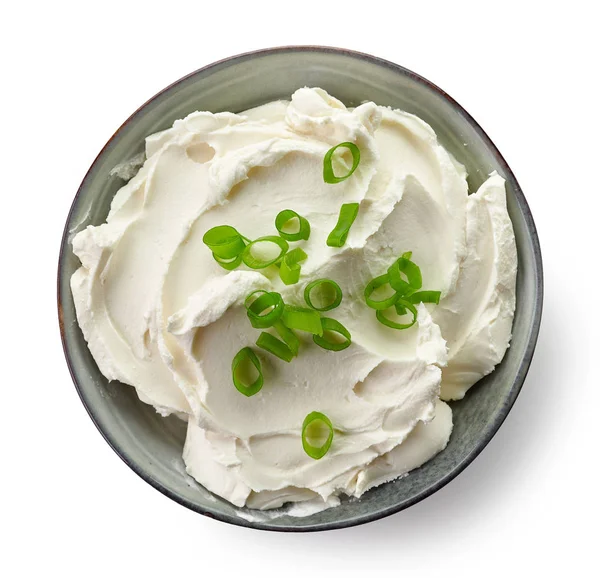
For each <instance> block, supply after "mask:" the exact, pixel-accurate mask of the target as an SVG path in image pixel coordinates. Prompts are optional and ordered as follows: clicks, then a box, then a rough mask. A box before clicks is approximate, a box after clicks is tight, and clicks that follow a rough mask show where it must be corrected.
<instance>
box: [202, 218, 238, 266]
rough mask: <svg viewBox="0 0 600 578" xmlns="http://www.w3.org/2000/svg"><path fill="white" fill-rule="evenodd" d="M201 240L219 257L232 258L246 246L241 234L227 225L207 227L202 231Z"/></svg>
mask: <svg viewBox="0 0 600 578" xmlns="http://www.w3.org/2000/svg"><path fill="white" fill-rule="evenodd" d="M202 241H203V242H204V244H205V245H206V246H207V247H208V248H209V249H210V250H211V251H212V252H213V254H215V255H216V256H217V257H220V258H221V259H233V258H234V257H237V256H238V255H239V254H240V253H241V252H242V251H243V250H244V248H245V247H246V243H244V239H243V238H242V236H241V235H240V234H239V233H238V232H237V230H236V229H234V228H233V227H230V226H229V225H219V226H218V227H213V228H212V229H209V230H208V231H206V233H204V237H202Z"/></svg>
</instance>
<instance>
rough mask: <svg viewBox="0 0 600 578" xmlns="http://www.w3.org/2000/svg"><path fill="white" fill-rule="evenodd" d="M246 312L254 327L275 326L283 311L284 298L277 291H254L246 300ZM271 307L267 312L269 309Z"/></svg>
mask: <svg viewBox="0 0 600 578" xmlns="http://www.w3.org/2000/svg"><path fill="white" fill-rule="evenodd" d="M244 307H246V313H247V315H248V319H250V323H251V324H252V327H254V328H256V329H265V328H266V327H273V325H275V323H276V322H277V321H279V318H280V317H281V315H282V313H283V307H284V303H283V299H282V297H281V295H280V294H279V293H276V292H275V291H271V292H267V291H254V292H253V293H250V295H248V297H246V301H244ZM269 308H271V309H270V310H269V311H268V312H267V313H264V311H266V310H267V309H269Z"/></svg>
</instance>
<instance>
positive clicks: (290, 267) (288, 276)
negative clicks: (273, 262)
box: [279, 247, 308, 285]
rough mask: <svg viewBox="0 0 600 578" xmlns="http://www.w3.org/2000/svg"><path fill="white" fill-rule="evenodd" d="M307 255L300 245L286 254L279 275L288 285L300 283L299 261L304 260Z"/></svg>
mask: <svg viewBox="0 0 600 578" xmlns="http://www.w3.org/2000/svg"><path fill="white" fill-rule="evenodd" d="M307 257H308V255H307V254H306V253H305V252H304V251H303V250H302V249H300V247H296V249H292V250H291V251H288V252H287V253H286V254H285V256H284V257H283V260H282V261H281V267H280V268H279V276H280V277H281V280H282V281H283V282H284V283H285V284H286V285H293V284H294V283H298V281H299V280H300V265H299V262H300V261H304V260H305V259H306V258H307Z"/></svg>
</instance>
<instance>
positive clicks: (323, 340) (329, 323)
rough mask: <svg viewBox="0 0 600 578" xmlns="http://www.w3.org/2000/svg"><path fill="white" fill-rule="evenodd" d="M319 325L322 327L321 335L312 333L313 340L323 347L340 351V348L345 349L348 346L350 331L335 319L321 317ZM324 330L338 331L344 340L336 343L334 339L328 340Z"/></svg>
mask: <svg viewBox="0 0 600 578" xmlns="http://www.w3.org/2000/svg"><path fill="white" fill-rule="evenodd" d="M321 325H322V327H323V335H322V336H320V335H313V341H314V342H315V343H316V344H317V345H318V346H319V347H322V348H323V349H328V350H329V351H342V349H346V347H350V344H351V343H352V336H351V335H350V332H349V331H348V330H347V329H346V328H345V327H344V326H343V325H342V324H341V323H340V322H339V321H337V320H336V319H332V318H331V317H321ZM326 331H333V332H335V333H339V334H340V335H342V336H343V337H345V338H346V341H343V342H342V343H336V342H335V341H329V340H328V339H327V337H326V335H325V332H326Z"/></svg>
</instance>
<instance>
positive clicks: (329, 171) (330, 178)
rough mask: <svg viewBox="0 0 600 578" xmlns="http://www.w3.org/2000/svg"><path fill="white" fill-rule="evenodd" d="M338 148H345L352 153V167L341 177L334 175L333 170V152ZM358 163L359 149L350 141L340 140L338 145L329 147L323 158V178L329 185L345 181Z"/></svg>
mask: <svg viewBox="0 0 600 578" xmlns="http://www.w3.org/2000/svg"><path fill="white" fill-rule="evenodd" d="M339 148H347V149H348V150H349V151H350V152H351V153H352V168H351V169H350V171H349V172H348V173H347V174H345V175H344V176H341V177H336V176H335V174H334V172H333V153H334V152H335V151H336V150H337V149H339ZM359 163H360V150H359V148H358V147H357V146H356V145H355V144H354V143H351V142H341V143H340V144H338V145H335V146H334V147H332V148H330V149H329V150H328V151H327V152H326V153H325V157H324V158H323V180H324V181H325V182H326V183H329V184H331V185H333V184H335V183H341V182H342V181H345V180H346V179H347V178H348V177H349V176H350V175H352V173H353V172H354V171H355V170H356V169H357V167H358V165H359Z"/></svg>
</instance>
